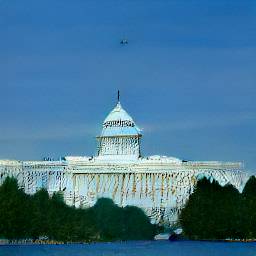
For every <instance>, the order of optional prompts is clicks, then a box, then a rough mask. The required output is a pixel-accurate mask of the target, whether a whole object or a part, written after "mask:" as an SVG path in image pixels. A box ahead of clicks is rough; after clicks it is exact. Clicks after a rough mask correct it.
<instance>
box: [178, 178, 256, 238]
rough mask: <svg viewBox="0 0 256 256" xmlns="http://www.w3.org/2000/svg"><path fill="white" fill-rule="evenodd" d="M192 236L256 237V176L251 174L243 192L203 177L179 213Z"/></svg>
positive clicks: (189, 235) (186, 234)
mask: <svg viewBox="0 0 256 256" xmlns="http://www.w3.org/2000/svg"><path fill="white" fill-rule="evenodd" d="M180 223H181V226H182V228H183V231H184V234H185V236H187V237H188V238H190V239H227V238H230V239H256V178H255V177H254V176H251V177H250V179H249V180H248V181H247V183H246V185H245V187H244V189H243V192H242V193H239V191H238V190H237V189H235V188H234V187H233V186H232V185H226V186H224V187H222V186H220V185H219V183H218V182H217V181H213V182H210V181H209V180H208V179H206V178H204V179H202V180H200V181H198V183H197V185H196V187H195V190H194V192H193V194H191V195H190V197H189V200H188V202H187V204H186V205H185V207H184V208H183V209H182V211H181V214H180Z"/></svg>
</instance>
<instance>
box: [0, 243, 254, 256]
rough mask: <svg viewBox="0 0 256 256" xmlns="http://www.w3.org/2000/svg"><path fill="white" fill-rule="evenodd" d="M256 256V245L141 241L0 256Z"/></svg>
mask: <svg viewBox="0 0 256 256" xmlns="http://www.w3.org/2000/svg"><path fill="white" fill-rule="evenodd" d="M205 255H207V256H256V243H225V242H194V241H180V242H168V241H139V242H115V243H94V244H77V245H14V246H9V245H8V246H7V245H4V246H3V245H2V246H0V256H205Z"/></svg>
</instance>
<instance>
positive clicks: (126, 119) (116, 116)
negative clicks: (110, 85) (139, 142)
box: [101, 102, 141, 137]
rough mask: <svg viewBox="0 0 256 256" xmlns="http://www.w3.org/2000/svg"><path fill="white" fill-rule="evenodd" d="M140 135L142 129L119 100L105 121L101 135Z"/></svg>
mask: <svg viewBox="0 0 256 256" xmlns="http://www.w3.org/2000/svg"><path fill="white" fill-rule="evenodd" d="M140 135H141V130H140V129H139V128H138V126H137V125H136V124H135V123H134V121H133V119H132V118H131V116H130V115H129V114H128V113H127V112H126V111H125V110H124V109H123V108H122V106H121V104H120V102H118V103H117V105H116V106H115V108H114V109H113V110H112V111H111V112H110V113H109V114H108V116H107V117H106V119H105V120H104V122H103V129H102V133H101V137H112V136H140Z"/></svg>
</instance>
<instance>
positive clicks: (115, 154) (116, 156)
mask: <svg viewBox="0 0 256 256" xmlns="http://www.w3.org/2000/svg"><path fill="white" fill-rule="evenodd" d="M141 138H142V133H141V130H140V128H139V127H138V126H137V125H136V123H135V122H134V120H133V118H132V117H131V116H130V115H129V114H128V113H127V112H126V111H125V110H124V108H123V107H122V106H121V103H120V101H119V98H118V102H117V104H116V106H115V107H114V108H113V110H112V111H111V112H110V113H109V114H108V115H107V117H106V119H105V120H104V122H103V125H102V132H101V134H100V135H99V136H97V137H96V139H97V142H98V147H97V154H96V155H95V156H94V157H87V156H66V157H64V158H62V159H61V160H59V161H53V160H46V161H18V160H0V184H1V183H2V182H3V181H4V179H5V178H6V177H7V176H13V177H15V178H17V180H18V183H19V186H20V187H22V188H23V189H24V191H25V192H26V193H29V194H33V193H35V192H36V191H38V190H39V189H41V188H45V189H47V190H48V192H49V194H50V195H51V194H53V193H54V192H56V191H61V192H62V193H63V196H64V200H65V202H66V203H67V204H68V205H75V206H76V207H90V206H93V205H94V204H95V202H96V201H97V199H98V198H100V197H107V198H111V199H113V201H114V202H115V203H116V204H118V205H119V206H126V205H134V206H138V207H140V208H142V209H143V210H144V211H145V213H146V214H147V215H148V216H149V218H150V219H151V222H152V223H160V224H163V225H172V224H173V223H175V222H176V221H177V219H178V215H179V212H180V210H181V209H182V207H183V206H184V204H185V203H186V201H187V200H188V198H189V195H190V194H191V193H192V192H193V189H194V186H195V184H196V182H197V181H198V179H200V178H202V177H208V178H209V179H215V180H217V181H218V182H219V183H220V184H221V185H225V184H228V183H230V184H232V185H233V186H235V187H236V188H237V189H238V190H239V191H241V190H242V189H243V186H244V184H245V182H246V181H247V178H248V175H247V174H246V173H245V172H244V170H243V164H242V163H240V162H220V161H185V160H182V159H178V158H175V157H168V156H158V155H154V156H144V155H143V154H142V152H141Z"/></svg>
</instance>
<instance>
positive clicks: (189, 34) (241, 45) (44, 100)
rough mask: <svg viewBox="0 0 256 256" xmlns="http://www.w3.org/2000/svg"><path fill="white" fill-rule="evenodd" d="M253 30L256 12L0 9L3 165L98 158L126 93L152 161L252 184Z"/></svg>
mask: <svg viewBox="0 0 256 256" xmlns="http://www.w3.org/2000/svg"><path fill="white" fill-rule="evenodd" d="M255 28H256V2H255V1H245V0H243V1H242V0H241V1H236V0H233V1H223V0H222V1H181V0H179V1H168V0H165V1H150V0H147V1H146V0H143V1H139V0H138V1H121V0H115V1H111V0H108V1H96V0H94V1H85V0H83V1H82V0H81V1H79V0H76V1H67V0H61V1H60V0H59V1H57V0H55V1H53V0H44V1H32V0H23V1H15V0H12V1H9V0H8V1H7V0H1V1H0V33H1V34H0V35H1V40H0V89H1V100H0V109H1V110H0V120H1V123H0V158H9V159H10V158H16V159H41V158H42V157H44V156H52V157H55V158H57V157H59V156H63V155H93V154H95V151H96V142H95V139H94V136H96V135H98V134H99V133H100V130H101V124H102V121H103V119H104V118H105V116H106V115H107V113H108V112H109V111H110V110H111V109H112V108H113V107H114V105H115V102H116V93H117V89H119V90H120V91H121V102H122V105H123V107H124V108H125V109H126V110H127V111H128V112H129V113H130V114H131V115H132V116H133V117H134V119H135V121H136V123H137V124H138V126H139V127H140V128H142V129H143V134H144V137H143V153H144V155H152V154H163V155H170V156H176V157H179V158H182V159H191V160H223V161H244V162H245V165H246V169H247V170H249V171H250V172H256V147H255V145H256V97H255V95H256V33H255ZM123 37H127V38H128V39H129V44H128V45H126V46H124V47H123V46H121V45H120V44H119V41H120V39H121V38H123Z"/></svg>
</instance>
